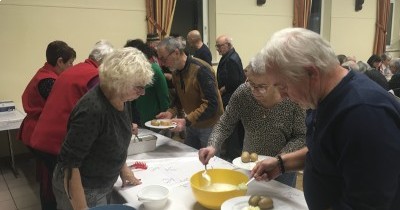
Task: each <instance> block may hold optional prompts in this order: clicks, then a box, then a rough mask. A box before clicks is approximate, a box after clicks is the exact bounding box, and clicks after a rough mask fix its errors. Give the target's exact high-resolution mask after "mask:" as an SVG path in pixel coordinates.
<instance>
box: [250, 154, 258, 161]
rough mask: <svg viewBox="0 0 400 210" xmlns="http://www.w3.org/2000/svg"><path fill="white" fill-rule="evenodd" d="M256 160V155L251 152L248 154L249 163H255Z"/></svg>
mask: <svg viewBox="0 0 400 210" xmlns="http://www.w3.org/2000/svg"><path fill="white" fill-rule="evenodd" d="M257 160H258V155H257V153H255V152H253V153H251V154H250V161H251V162H256V161H257Z"/></svg>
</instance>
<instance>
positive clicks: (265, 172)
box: [251, 158, 281, 181]
mask: <svg viewBox="0 0 400 210" xmlns="http://www.w3.org/2000/svg"><path fill="white" fill-rule="evenodd" d="M280 174H281V170H280V168H279V162H278V159H276V158H267V159H264V160H262V161H259V162H258V163H257V164H256V166H254V168H253V169H252V170H251V176H252V177H254V178H255V179H256V180H257V181H261V180H266V181H270V180H272V179H275V178H276V177H278V176H279V175H280Z"/></svg>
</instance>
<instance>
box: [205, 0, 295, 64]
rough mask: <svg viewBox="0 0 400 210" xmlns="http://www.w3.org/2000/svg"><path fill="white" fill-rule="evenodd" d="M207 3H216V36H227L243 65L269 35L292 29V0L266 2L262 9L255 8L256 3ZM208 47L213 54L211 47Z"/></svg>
mask: <svg viewBox="0 0 400 210" xmlns="http://www.w3.org/2000/svg"><path fill="white" fill-rule="evenodd" d="M211 1H216V35H217V36H218V35H221V34H227V35H229V36H231V37H232V38H233V44H234V47H235V49H236V51H237V52H238V53H239V55H240V57H241V59H242V63H243V66H246V65H247V64H248V62H249V60H250V58H251V57H253V56H254V55H255V54H256V53H257V52H258V51H259V50H260V49H261V48H262V47H263V45H264V44H265V43H266V41H267V40H268V39H269V37H270V36H271V35H272V33H273V32H275V31H277V30H279V29H282V28H286V27H291V26H292V19H293V0H268V1H267V2H266V3H265V4H264V5H263V6H257V4H256V0H251V1H243V0H211ZM212 38H213V37H210V39H212ZM214 39H215V37H214ZM210 43H211V42H210ZM211 48H212V49H211V50H213V51H214V52H215V47H214V45H211ZM214 57H215V56H214ZM219 59H220V56H218V58H217V60H219ZM214 60H215V59H214Z"/></svg>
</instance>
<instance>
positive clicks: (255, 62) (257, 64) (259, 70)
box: [247, 53, 266, 74]
mask: <svg viewBox="0 0 400 210" xmlns="http://www.w3.org/2000/svg"><path fill="white" fill-rule="evenodd" d="M249 67H250V68H247V72H248V73H255V74H265V73H266V70H265V60H264V57H263V55H262V54H261V53H257V54H256V55H255V56H254V57H253V58H251V59H250V63H249Z"/></svg>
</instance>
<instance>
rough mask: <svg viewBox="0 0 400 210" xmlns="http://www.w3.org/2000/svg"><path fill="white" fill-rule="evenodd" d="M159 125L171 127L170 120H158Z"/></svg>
mask: <svg viewBox="0 0 400 210" xmlns="http://www.w3.org/2000/svg"><path fill="white" fill-rule="evenodd" d="M160 125H161V126H171V125H172V121H171V120H160Z"/></svg>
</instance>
